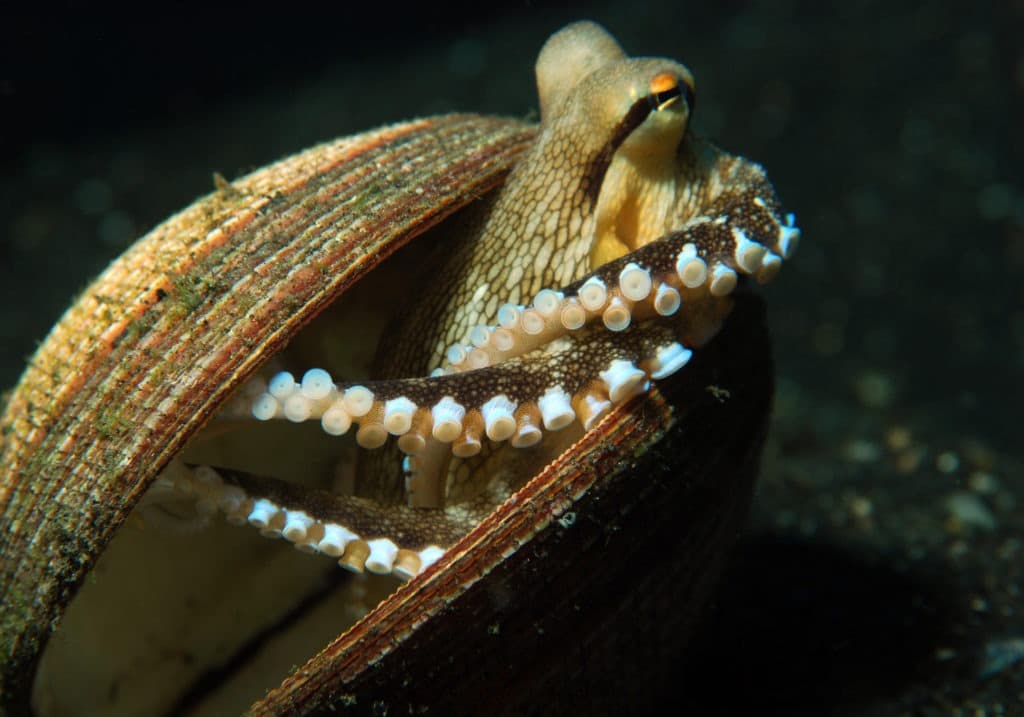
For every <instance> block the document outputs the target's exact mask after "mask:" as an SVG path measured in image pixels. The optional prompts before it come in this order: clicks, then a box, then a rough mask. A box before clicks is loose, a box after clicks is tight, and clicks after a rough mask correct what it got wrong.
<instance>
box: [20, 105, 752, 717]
mask: <svg viewBox="0 0 1024 717" xmlns="http://www.w3.org/2000/svg"><path fill="white" fill-rule="evenodd" d="M531 137H532V128H530V127H529V126H526V125H523V124H520V123H517V122H514V121H510V120H501V119H493V118H483V117H476V116H449V117H441V118H431V119H426V120H421V121H415V122H409V123H406V124H401V125H395V126H392V127H387V128H383V129H381V130H377V131H374V132H369V133H365V134H361V135H357V136H354V137H350V138H345V139H342V140H339V141H337V142H334V143H330V144H325V145H321V146H319V147H315V148H313V149H310V150H308V151H306V152H303V153H301V154H299V155H296V156H294V157H291V158H289V159H286V160H283V161H282V162H279V163H277V164H275V165H272V166H270V167H268V168H265V169H263V170H259V171H257V172H255V173H253V174H251V175H249V176H247V177H244V178H242V179H240V180H238V181H235V182H232V183H231V184H229V185H227V186H225V187H222V188H220V189H219V190H218V191H216V192H214V193H213V194H211V195H209V196H207V197H205V198H203V199H201V200H199V201H198V202H196V203H195V204H193V205H192V206H191V207H189V208H187V209H186V210H184V211H183V212H181V213H180V214H178V215H176V216H174V217H172V218H170V219H169V220H168V221H166V222H165V223H164V224H162V225H161V226H159V227H157V228H156V229H154V230H153V231H152V232H151V233H150V234H148V235H147V236H146V237H144V238H143V239H142V240H140V241H139V242H138V243H137V244H136V245H134V246H133V247H132V248H131V249H129V250H128V251H127V252H126V253H125V254H124V255H123V256H122V257H121V258H119V259H118V260H117V261H116V262H115V263H114V264H113V265H112V266H111V267H110V268H109V269H108V270H107V271H106V272H104V274H103V275H102V276H100V277H99V278H98V279H97V280H96V282H95V283H94V284H93V285H92V286H90V287H89V288H88V289H86V291H85V292H84V293H83V295H82V296H81V297H80V298H79V299H78V301H77V302H76V303H75V304H74V305H73V306H72V307H71V308H70V309H69V310H68V312H67V313H66V314H65V316H64V317H63V318H62V319H61V321H60V322H59V323H58V324H57V326H55V327H54V329H53V331H52V332H51V333H50V335H49V337H48V338H47V339H46V341H45V342H44V343H43V345H42V346H41V347H40V349H39V350H38V352H37V353H36V354H35V356H33V358H32V359H31V360H30V362H29V365H28V367H27V369H26V371H25V374H24V376H23V377H22V379H21V382H20V383H19V384H18V386H17V387H16V388H15V389H14V391H13V392H12V393H11V394H10V397H9V399H8V401H7V404H6V406H5V408H4V412H3V416H2V418H0V426H2V441H3V442H2V445H0V466H2V468H0V470H2V480H0V593H2V594H3V596H4V600H3V604H2V606H0V631H2V632H0V637H2V644H3V652H2V657H0V659H2V664H0V680H2V682H0V695H2V698H0V705H2V706H4V707H6V708H7V709H8V710H10V711H12V712H17V711H21V710H24V709H26V708H27V702H28V692H29V688H30V685H31V680H32V676H33V674H34V671H35V668H36V665H37V662H38V659H39V655H40V653H41V651H42V649H43V647H44V646H45V643H46V640H47V639H48V637H49V635H50V634H51V632H52V630H53V629H54V626H55V625H56V623H57V621H58V620H59V619H60V616H61V614H62V611H63V609H64V607H65V606H66V605H67V603H68V602H69V600H70V599H71V597H72V596H73V595H74V593H75V591H76V589H77V587H78V586H79V585H80V584H81V582H82V580H83V579H84V577H85V575H86V574H87V573H88V571H89V570H90V568H91V567H92V566H93V565H94V563H95V561H96V559H97V557H98V555H99V554H100V552H101V551H102V550H103V548H104V546H105V545H106V544H107V543H108V541H109V540H110V538H111V537H112V535H113V534H114V532H115V531H116V530H117V529H118V527H119V526H120V525H121V524H122V523H123V521H124V519H125V518H126V516H127V514H128V512H129V511H130V510H131V508H132V506H133V505H134V503H135V502H136V501H137V500H138V498H139V497H140V496H141V494H142V493H143V492H144V491H145V489H146V487H147V485H148V484H149V483H150V482H151V480H152V479H153V477H154V476H155V475H156V474H157V473H158V472H159V470H160V469H161V468H162V467H163V466H164V465H166V463H167V462H168V461H169V460H170V459H171V457H173V456H174V455H175V454H176V453H177V452H178V451H180V450H181V448H182V446H183V445H184V444H185V442H186V441H187V440H188V438H189V437H190V436H192V435H193V434H194V433H195V432H196V431H197V430H198V429H199V428H201V427H202V426H203V425H204V424H205V423H206V422H207V420H208V419H209V418H210V417H211V416H212V415H213V413H214V412H215V411H216V409H217V407H218V406H219V405H220V404H222V403H223V402H224V401H225V400H226V398H227V397H228V396H229V395H230V394H231V392H232V391H233V390H234V389H235V388H237V387H238V385H239V384H240V383H241V382H242V381H244V380H245V379H246V378H247V377H248V376H250V375H251V374H252V373H253V372H254V371H255V370H256V369H257V368H258V367H259V366H260V365H262V364H263V363H265V362H266V361H267V359H268V358H269V357H270V356H271V355H272V354H273V353H274V352H276V351H277V350H278V349H280V348H281V347H283V346H284V345H285V344H286V343H287V342H288V340H289V339H290V338H291V337H292V336H294V335H295V333H296V332H297V331H298V330H299V329H300V328H301V327H302V326H304V325H305V324H306V323H308V322H309V321H310V319H312V317H313V316H315V315H316V314H317V313H318V312H319V311H320V310H321V309H323V308H324V307H325V306H327V305H328V304H329V303H330V302H332V301H334V300H335V299H336V298H337V297H339V296H340V295H341V294H342V293H343V292H344V291H345V290H346V289H347V288H349V287H350V286H352V285H353V284H354V283H355V282H357V281H359V279H360V278H361V277H363V276H364V275H366V274H367V273H368V272H370V271H372V270H373V268H374V267H375V266H376V265H377V264H379V263H380V262H381V261H382V260H383V259H384V258H386V257H387V256H388V255H389V254H390V253H391V252H393V251H394V250H396V249H397V248H398V247H399V246H401V245H402V244H404V243H405V242H406V241H407V240H409V239H410V238H412V237H414V236H415V235H417V234H419V233H421V232H423V231H425V230H427V229H429V228H430V227H432V226H434V225H435V224H437V223H438V222H440V221H442V220H443V219H444V218H445V217H447V216H448V215H450V214H451V213H452V212H454V211H456V210H457V209H459V208H460V207H462V206H465V205H466V204H468V203H469V202H471V201H473V200H474V199H475V198H476V197H479V196H480V195H481V194H483V193H485V192H487V191H488V190H489V189H491V188H493V187H495V186H496V185H497V184H498V183H500V182H501V181H502V179H503V178H504V176H505V175H506V173H507V171H508V170H509V168H510V166H511V164H512V163H513V162H514V160H515V158H516V157H517V156H518V154H519V153H520V152H521V151H522V150H523V149H524V148H525V147H526V146H527V144H528V143H529V141H530V139H531ZM769 356H770V351H769V348H768V340H767V336H766V334H765V331H764V329H763V317H762V315H761V309H760V304H759V302H758V301H757V300H756V299H753V298H752V297H750V296H746V295H742V294H741V295H739V296H737V306H736V309H735V310H734V314H733V316H732V317H731V318H730V320H729V321H728V322H727V326H726V329H725V330H724V331H723V332H722V333H721V334H720V335H719V336H718V337H717V338H716V339H715V340H714V341H713V342H712V343H711V344H709V346H708V347H706V348H705V349H704V350H703V351H702V352H700V354H699V356H698V359H697V360H695V361H694V362H693V363H692V364H691V365H690V366H688V367H687V370H686V371H684V372H681V374H682V375H680V376H679V377H678V380H675V379H674V380H672V381H669V382H667V383H666V385H665V387H664V391H663V392H659V391H652V392H650V393H648V394H646V395H644V396H641V397H638V398H637V399H634V400H633V401H631V402H630V403H628V404H626V405H624V406H621V407H619V408H618V409H616V410H615V411H613V412H612V413H611V414H610V415H609V416H608V417H607V418H605V420H604V421H602V422H601V423H600V424H599V425H598V426H597V427H596V428H595V429H593V430H592V431H590V432H588V433H587V434H586V435H585V436H584V437H583V438H582V439H581V440H580V441H579V442H578V443H577V444H575V445H574V446H573V447H572V448H571V449H570V450H569V451H567V452H566V453H565V454H563V455H562V456H561V457H559V458H558V459H557V460H556V461H554V462H553V463H551V464H550V465H549V466H548V467H547V468H546V469H545V470H544V471H543V472H542V473H541V474H540V475H538V476H536V477H535V478H534V479H533V480H531V481H530V482H529V483H528V484H527V485H526V486H525V487H524V488H523V489H522V490H521V491H519V492H518V493H517V494H515V495H514V496H513V497H512V498H510V499H509V500H508V501H507V502H506V503H505V504H504V505H503V506H502V507H501V508H499V509H498V510H497V511H496V512H495V513H493V514H492V515H491V516H490V517H489V518H488V519H487V520H486V521H484V522H483V523H482V524H481V525H480V526H478V527H477V528H476V529H474V530H473V531H472V532H471V533H470V534H469V535H467V536H465V537H464V538H463V539H462V540H461V541H460V542H459V543H458V544H457V545H456V546H454V547H453V548H452V549H450V550H449V551H448V552H447V553H446V554H445V556H444V557H443V558H442V559H441V561H439V562H438V563H437V564H435V565H434V566H432V567H431V568H430V569H428V570H427V571H426V572H425V573H424V574H422V575H420V576H419V577H418V578H416V579H414V580H412V581H411V582H410V583H408V584H407V585H405V586H403V587H402V588H400V589H399V590H398V591H397V592H395V593H394V594H393V595H392V596H391V597H390V598H388V599H387V600H385V601H384V602H383V603H381V604H380V605H379V606H378V607H377V608H376V609H374V610H373V612H371V613H370V615H368V616H367V617H366V618H364V619H363V620H362V621H360V622H359V623H358V624H357V625H356V626H355V627H354V628H352V629H351V630H349V631H348V632H347V633H345V634H344V635H342V636H340V637H339V638H338V639H336V640H335V641H334V642H333V643H332V644H331V645H329V646H327V647H326V648H325V649H324V650H323V651H322V652H321V653H320V654H319V655H317V656H316V657H314V658H313V659H312V660H311V661H310V662H309V663H308V664H307V665H305V666H304V667H302V668H300V669H298V670H297V671H296V672H295V673H294V674H293V675H292V676H290V677H289V678H288V679H287V680H286V681H285V683H284V684H283V685H282V686H281V687H279V688H278V689H276V690H274V691H272V692H270V693H269V694H268V695H267V696H266V697H265V698H264V699H263V700H261V701H260V702H259V703H257V704H256V705H255V706H254V707H253V711H254V712H255V713H259V714H281V713H284V714H307V713H315V712H318V711H327V710H331V709H334V708H339V707H347V708H348V709H350V710H352V711H353V712H354V713H361V712H366V713H371V712H373V713H379V712H380V710H381V709H386V710H388V711H391V713H396V711H397V712H403V713H404V712H405V711H406V710H407V709H420V708H423V707H430V708H431V709H435V708H436V709H437V710H439V712H438V713H439V714H444V713H453V714H462V713H466V714H469V713H474V712H478V713H486V714H496V713H500V712H501V711H503V710H504V711H515V710H516V709H519V710H523V711H528V712H529V711H542V712H548V711H559V710H560V711H578V710H580V709H582V708H583V707H584V706H585V705H588V704H591V705H593V704H596V703H597V701H601V704H602V705H603V706H604V708H607V707H608V706H609V705H611V704H629V705H631V706H632V707H634V708H635V707H636V706H637V705H640V704H642V703H643V700H644V699H649V698H650V696H651V695H652V694H655V693H656V692H657V690H655V689H652V681H659V680H663V679H664V675H665V672H666V670H667V669H668V668H669V667H670V666H671V665H672V664H673V663H672V660H671V656H672V655H674V654H677V651H678V649H679V646H680V644H681V640H683V639H684V636H685V630H686V627H687V625H689V624H691V623H692V621H693V620H694V618H695V616H696V615H698V614H699V609H700V605H701V604H703V602H704V598H705V596H706V594H707V592H708V589H709V586H710V585H711V584H712V583H713V581H714V577H715V575H716V574H717V572H718V566H719V563H720V561H721V557H722V555H723V553H724V551H725V549H726V548H727V547H728V544H729V543H730V542H731V540H732V538H733V537H734V535H735V533H736V531H737V526H738V525H739V523H740V521H741V520H742V517H743V516H744V514H745V511H746V506H747V504H748V501H749V496H750V492H751V486H752V483H753V476H754V473H755V469H756V462H757V457H758V454H759V450H760V445H761V440H762V438H763V433H764V427H765V423H766V417H767V415H768V408H769V403H770V395H771V366H770V358H769ZM709 387H713V388H717V387H721V389H723V390H708V388H709ZM570 684H571V685H572V686H571V687H567V686H568V685H570ZM659 684H660V683H659ZM606 700H611V702H607V701H606ZM570 705H571V709H570Z"/></svg>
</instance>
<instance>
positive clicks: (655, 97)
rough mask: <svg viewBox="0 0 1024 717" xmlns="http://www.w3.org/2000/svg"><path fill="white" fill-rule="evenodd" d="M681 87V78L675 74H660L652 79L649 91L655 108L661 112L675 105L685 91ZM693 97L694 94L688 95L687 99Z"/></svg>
mask: <svg viewBox="0 0 1024 717" xmlns="http://www.w3.org/2000/svg"><path fill="white" fill-rule="evenodd" d="M679 85H680V80H679V77H678V76H677V75H676V74H675V73H674V72H659V73H658V74H656V75H655V76H654V77H652V78H651V82H650V84H649V85H648V87H647V89H648V92H649V93H650V98H651V105H652V106H653V108H654V109H655V110H656V111H660V110H663V109H666V108H668V107H671V106H672V105H673V104H675V103H676V100H678V99H679V98H680V97H682V96H683V90H682V89H681V88H680V86H679ZM691 95H692V93H690V92H688V93H687V97H690V96H691Z"/></svg>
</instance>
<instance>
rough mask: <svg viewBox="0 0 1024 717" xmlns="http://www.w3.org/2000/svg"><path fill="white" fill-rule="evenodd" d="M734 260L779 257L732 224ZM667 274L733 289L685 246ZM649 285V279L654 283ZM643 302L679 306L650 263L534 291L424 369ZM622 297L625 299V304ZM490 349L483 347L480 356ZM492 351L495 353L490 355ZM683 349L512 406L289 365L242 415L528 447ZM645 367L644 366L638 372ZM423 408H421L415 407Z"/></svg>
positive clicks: (765, 266) (465, 365) (617, 363)
mask: <svg viewBox="0 0 1024 717" xmlns="http://www.w3.org/2000/svg"><path fill="white" fill-rule="evenodd" d="M733 234H734V238H735V250H734V254H735V259H736V265H737V266H738V267H739V268H740V270H741V271H743V272H744V273H749V274H753V275H755V276H756V277H757V279H758V280H759V281H767V280H768V279H770V278H771V277H772V276H774V275H775V273H776V272H777V271H778V268H779V266H780V265H781V262H782V257H780V256H779V255H776V254H774V253H772V252H770V251H768V249H766V248H765V247H764V246H763V245H761V244H758V243H756V242H753V241H751V240H750V239H749V238H748V237H747V236H746V235H745V234H744V233H743V232H742V231H740V230H739V229H734V230H733ZM799 236H800V230H799V229H797V228H796V227H794V226H793V215H791V214H790V215H787V216H786V225H784V226H780V228H779V239H778V247H779V251H780V252H781V253H782V256H783V257H788V256H789V255H790V254H792V252H793V250H794V249H795V247H796V244H797V241H798V240H799ZM675 268H676V274H677V275H678V279H679V281H680V282H682V284H683V285H684V286H686V287H687V288H690V289H695V288H698V287H700V286H703V285H705V284H707V288H708V291H709V293H710V294H711V295H712V296H725V295H727V294H729V293H730V292H732V290H733V289H734V288H735V286H736V281H737V277H736V272H735V271H733V270H732V269H730V268H729V267H727V266H725V265H724V264H721V263H718V262H716V263H713V268H712V269H711V270H710V271H709V269H708V265H707V263H706V262H705V261H704V259H702V258H700V257H699V256H697V247H696V245H694V244H693V243H687V244H685V245H684V246H683V248H682V250H681V251H680V253H679V255H678V257H677V260H676V267H675ZM655 284H657V286H655ZM647 299H651V303H652V306H653V309H654V311H655V312H656V313H658V314H660V315H663V316H669V315H671V314H673V313H675V311H677V310H678V308H679V305H680V301H681V297H680V294H679V291H678V290H677V289H675V288H673V287H672V286H671V285H669V284H668V283H665V282H660V281H658V282H656V281H655V280H654V279H653V278H652V276H651V272H650V270H649V269H646V268H644V267H641V266H639V265H637V264H636V263H632V262H631V263H629V264H627V265H626V266H625V267H624V268H623V269H622V271H621V272H620V273H619V277H618V286H617V291H609V289H608V287H607V286H606V284H605V283H604V282H603V281H602V280H600V279H598V278H597V277H592V278H590V279H589V280H587V281H586V282H585V283H584V284H583V285H582V286H581V287H580V290H579V292H578V295H577V296H574V297H568V298H566V297H565V296H564V295H563V294H562V293H561V292H556V291H552V290H550V289H545V290H542V291H541V292H539V293H538V294H537V296H536V297H535V299H534V302H533V306H532V307H531V308H524V307H521V306H515V305H512V304H505V305H503V306H502V307H501V308H500V309H499V310H498V322H499V324H500V326H496V327H486V326H477V327H475V328H474V329H473V330H472V331H471V332H470V340H471V342H472V344H473V345H472V346H453V347H452V348H451V349H450V350H449V351H448V356H447V358H448V361H449V363H450V364H451V366H449V368H447V369H444V370H441V369H438V370H437V371H435V372H434V374H432V375H438V374H445V373H454V372H456V371H462V370H468V369H474V368H483V367H485V366H487V365H490V364H491V363H492V362H493V361H492V359H495V358H497V359H498V360H500V359H501V358H507V357H508V356H509V355H518V354H521V353H525V352H526V351H528V350H530V348H532V347H533V344H539V343H542V342H544V341H548V340H550V339H551V338H552V336H553V335H555V334H557V333H559V332H560V331H563V330H575V329H578V328H581V327H582V326H583V325H584V324H585V323H586V321H587V319H588V318H589V316H594V315H596V314H600V315H601V317H602V320H603V322H604V324H605V326H607V327H608V328H609V329H611V330H615V331H622V330H624V329H625V328H626V327H627V326H628V325H629V323H630V319H631V311H632V308H633V307H632V304H634V303H636V302H640V301H644V300H647ZM627 302H628V303H627ZM488 352H491V353H488ZM494 353H496V354H497V356H493V355H492V354H494ZM690 356H691V352H690V350H689V349H687V348H685V347H683V346H682V345H680V344H679V343H671V344H668V345H666V346H663V347H661V348H660V349H659V350H658V351H657V352H656V354H655V356H654V357H652V358H649V359H647V360H645V361H642V362H641V363H642V364H643V368H640V367H638V366H637V365H636V364H634V363H633V362H631V361H627V360H621V359H620V360H614V361H612V362H611V363H610V365H609V366H608V368H607V370H605V371H602V372H600V378H601V379H602V380H603V382H604V384H605V389H606V395H602V394H601V393H594V392H581V393H580V394H577V395H576V396H570V395H569V394H567V393H566V392H565V391H564V389H563V388H562V387H560V386H551V387H549V388H548V389H547V391H546V392H545V393H544V394H543V395H542V396H540V397H539V398H538V399H537V401H536V403H533V402H530V403H527V404H523V405H518V404H516V403H515V402H513V401H511V400H510V399H509V398H508V397H507V396H505V395H497V396H494V397H492V398H491V399H490V400H488V401H487V402H486V403H484V404H483V405H482V406H480V407H479V410H473V407H470V408H469V409H467V407H466V406H463V405H461V404H459V403H458V402H457V401H456V400H455V399H454V398H453V397H451V396H445V397H444V398H442V399H441V400H440V401H438V402H437V403H436V404H435V405H434V406H432V407H430V408H429V410H419V409H420V407H419V406H417V405H416V404H415V403H414V402H413V401H412V400H410V399H409V398H407V397H405V396H399V397H396V398H391V399H387V400H385V401H379V400H378V399H377V398H376V397H375V396H374V394H373V392H372V391H371V390H370V389H369V388H367V387H365V386H350V387H348V388H345V389H344V390H339V388H338V387H337V386H336V385H335V383H334V381H333V380H332V378H331V376H330V374H329V373H328V372H327V371H325V370H323V369H311V370H309V371H307V372H306V374H305V375H304V376H303V377H302V380H301V382H298V381H296V380H295V377H294V376H293V375H292V374H291V373H289V372H281V373H278V374H277V375H275V376H274V377H273V378H272V379H271V380H270V382H269V383H268V384H266V385H262V384H260V383H258V382H255V383H253V384H250V389H249V391H248V392H247V393H248V396H249V398H250V399H251V404H250V405H251V414H252V415H253V416H254V417H255V418H257V419H259V420H264V421H266V420H270V419H273V418H286V419H288V420H290V421H292V422H295V423H301V422H303V421H307V420H310V419H319V420H320V423H321V426H322V427H323V430H324V431H325V432H326V433H328V434H331V435H342V434H344V433H347V432H348V430H349V429H350V428H351V426H352V423H353V421H354V420H356V419H363V420H361V421H358V422H359V424H360V425H359V429H358V431H357V433H356V441H357V443H359V445H361V446H363V447H364V448H377V447H379V446H381V445H383V444H384V442H385V441H386V440H387V437H388V436H389V435H394V436H398V437H399V441H398V445H399V448H400V449H401V450H402V451H404V452H405V453H407V454H409V455H415V454H417V453H419V452H420V451H421V450H422V449H423V448H424V447H425V445H426V441H427V438H428V437H432V438H434V439H436V440H438V441H441V442H443V443H452V452H453V453H454V454H455V455H456V456H459V457H469V456H472V455H475V454H476V453H477V452H479V450H480V448H481V445H480V439H481V434H485V435H486V436H487V437H488V438H490V439H491V440H492V441H504V440H509V439H511V443H512V445H513V446H515V447H520V448H522V447H527V446H531V445H534V444H536V443H537V442H538V441H540V439H541V431H540V425H541V424H542V425H543V426H544V428H545V429H547V430H550V431H556V430H559V429H561V428H564V427H566V426H568V425H570V424H571V423H572V422H573V420H575V419H577V418H578V419H579V421H580V423H581V424H582V425H583V426H584V428H586V429H589V428H590V427H591V426H593V425H594V424H595V423H596V422H597V421H598V420H600V418H602V417H603V416H604V415H605V414H606V413H607V412H608V411H609V410H610V409H611V407H612V405H613V404H616V403H620V402H621V401H623V400H625V399H626V398H628V397H629V396H631V395H632V394H634V393H636V392H637V391H641V390H645V389H646V382H647V378H648V376H649V377H650V378H652V379H655V380H657V379H661V378H664V377H666V376H669V375H670V374H672V373H674V372H675V371H677V370H679V369H680V368H681V367H682V366H683V365H685V364H686V362H687V361H688V360H689V359H690ZM644 369H646V370H644ZM424 408H426V407H424Z"/></svg>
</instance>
